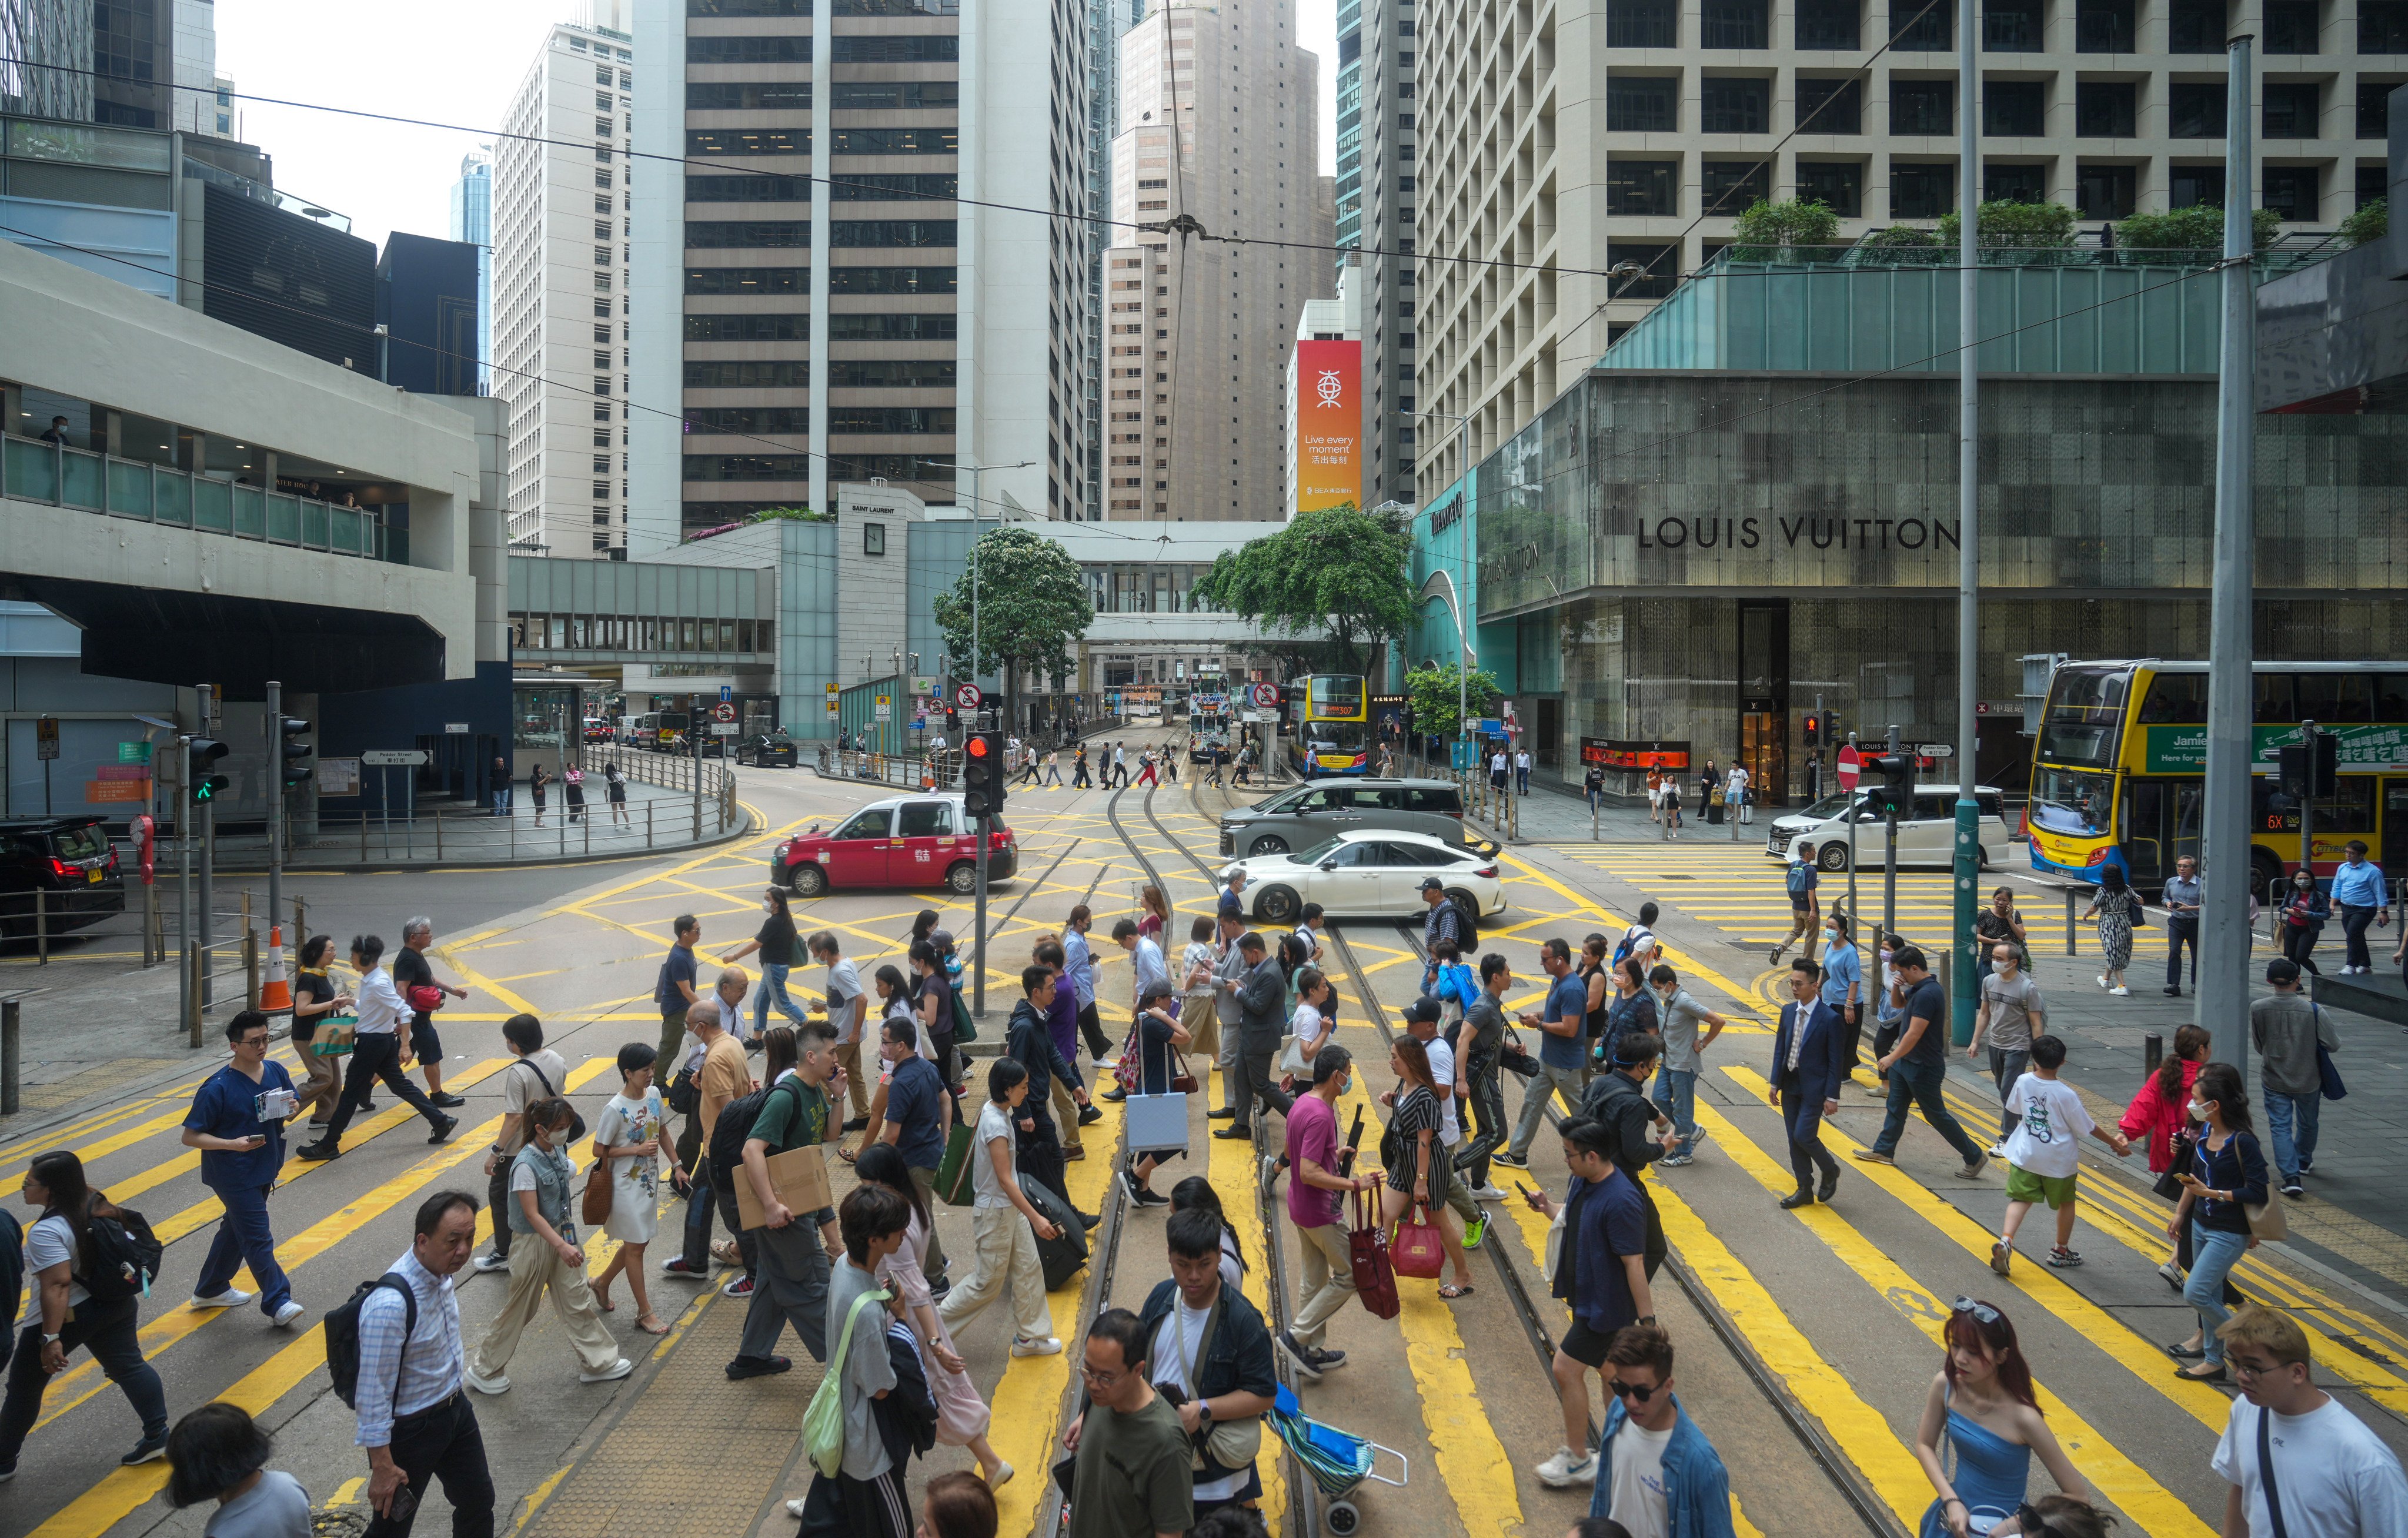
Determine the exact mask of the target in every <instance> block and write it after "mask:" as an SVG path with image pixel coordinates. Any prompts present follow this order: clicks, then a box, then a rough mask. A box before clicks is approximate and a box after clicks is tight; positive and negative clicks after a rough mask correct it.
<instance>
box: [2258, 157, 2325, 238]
mask: <svg viewBox="0 0 2408 1538" xmlns="http://www.w3.org/2000/svg"><path fill="white" fill-rule="evenodd" d="M2316 172H2317V167H2315V166H2313V165H2269V166H2267V167H2266V174H2265V179H2264V181H2263V183H2262V185H2263V186H2264V188H2265V192H2264V193H2263V194H2262V199H2261V200H2262V201H2263V202H2264V204H2265V206H2267V207H2269V208H2272V209H2273V210H2274V211H2275V212H2276V213H2278V214H2280V215H2282V216H2283V219H2284V221H2285V222H2286V223H2291V224H2304V223H2307V222H2309V221H2313V220H2314V219H2315V217H2316V202H2317V185H2316V182H2317V177H2316Z"/></svg>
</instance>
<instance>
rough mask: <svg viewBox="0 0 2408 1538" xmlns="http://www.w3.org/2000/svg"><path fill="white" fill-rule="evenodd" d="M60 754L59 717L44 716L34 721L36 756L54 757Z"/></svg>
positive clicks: (39, 757) (40, 757)
mask: <svg viewBox="0 0 2408 1538" xmlns="http://www.w3.org/2000/svg"><path fill="white" fill-rule="evenodd" d="M58 756H59V719H58V718H57V717H56V716H44V717H43V718H41V719H39V720H37V721H36V722H35V723H34V757H35V758H36V759H54V758H57V757H58Z"/></svg>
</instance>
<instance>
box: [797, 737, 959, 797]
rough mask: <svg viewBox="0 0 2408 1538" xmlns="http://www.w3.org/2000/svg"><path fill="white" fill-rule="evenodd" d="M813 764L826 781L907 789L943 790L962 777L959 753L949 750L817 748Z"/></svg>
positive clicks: (957, 749) (957, 750) (821, 746)
mask: <svg viewBox="0 0 2408 1538" xmlns="http://www.w3.org/2000/svg"><path fill="white" fill-rule="evenodd" d="M813 762H815V763H816V764H817V765H818V767H819V772H820V775H821V776H822V777H823V778H826V779H859V780H867V781H870V782H871V783H873V784H878V785H899V786H902V787H903V788H904V789H906V790H942V789H944V788H945V787H947V786H950V785H953V784H955V783H957V782H958V781H959V780H960V779H961V775H962V750H961V749H960V748H945V749H943V750H942V751H939V752H935V753H927V752H920V753H867V752H864V751H862V750H861V749H860V748H831V747H829V746H828V745H827V744H825V743H821V744H820V745H818V748H817V749H816V753H815V757H814V760H813Z"/></svg>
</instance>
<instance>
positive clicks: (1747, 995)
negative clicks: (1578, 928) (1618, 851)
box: [1498, 855, 1763, 1020]
mask: <svg viewBox="0 0 2408 1538" xmlns="http://www.w3.org/2000/svg"><path fill="white" fill-rule="evenodd" d="M1498 862H1499V863H1501V864H1507V865H1511V866H1512V867H1513V869H1514V870H1516V871H1518V872H1520V873H1521V874H1522V875H1524V876H1528V877H1529V878H1530V879H1532V880H1534V881H1536V882H1538V883H1539V884H1540V885H1541V886H1542V887H1545V888H1546V889H1548V890H1550V891H1553V892H1554V893H1555V894H1556V895H1557V896H1559V897H1561V898H1563V899H1564V900H1565V901H1566V902H1568V903H1570V904H1571V905H1572V911H1574V912H1576V913H1583V914H1593V915H1595V916H1596V917H1598V918H1599V919H1604V920H1605V921H1606V922H1608V923H1611V924H1619V923H1623V922H1625V920H1624V919H1621V918H1619V917H1617V916H1616V915H1614V914H1613V913H1612V912H1611V911H1609V910H1608V909H1606V908H1605V907H1603V906H1602V905H1600V904H1598V902H1597V900H1596V899H1595V898H1592V897H1587V896H1584V895H1583V894H1582V893H1580V892H1576V891H1574V890H1572V889H1571V888H1570V887H1567V886H1565V885H1564V884H1563V883H1562V882H1561V881H1558V880H1556V879H1555V877H1554V876H1550V875H1549V874H1548V873H1546V872H1545V871H1542V870H1541V869H1539V868H1538V867H1537V866H1535V865H1529V864H1525V863H1524V862H1521V861H1519V860H1516V859H1514V858H1513V857H1512V855H1499V856H1498ZM1664 954H1665V955H1666V956H1667V957H1668V958H1670V960H1671V961H1672V964H1673V966H1674V967H1675V968H1677V969H1678V970H1679V971H1680V972H1681V973H1683V974H1684V975H1686V976H1691V977H1697V978H1701V979H1703V980H1704V981H1706V982H1709V983H1712V984H1713V986H1714V987H1716V988H1718V989H1720V990H1723V992H1724V994H1725V995H1727V997H1728V998H1729V999H1730V1000H1731V1002H1732V1004H1734V1005H1735V1006H1736V1007H1735V1008H1734V1009H1733V1011H1732V1012H1733V1013H1735V1014H1742V1015H1745V1016H1747V1018H1750V1019H1755V1020H1761V1019H1762V1018H1763V1017H1762V1016H1760V1015H1757V1014H1756V1012H1755V1010H1754V1007H1753V1006H1754V1004H1756V1002H1757V1001H1758V1000H1759V998H1760V995H1758V994H1757V993H1756V990H1753V989H1747V988H1742V987H1741V986H1740V985H1739V984H1737V983H1735V982H1732V981H1731V980H1730V979H1729V978H1728V977H1726V976H1724V975H1722V974H1721V973H1719V972H1716V971H1715V970H1714V969H1713V968H1712V967H1710V966H1707V965H1706V964H1705V963H1704V962H1702V961H1699V960H1698V959H1697V958H1696V957H1694V956H1691V955H1689V954H1687V953H1686V952H1684V951H1679V950H1675V949H1674V948H1673V947H1670V946H1669V945H1668V946H1666V947H1664Z"/></svg>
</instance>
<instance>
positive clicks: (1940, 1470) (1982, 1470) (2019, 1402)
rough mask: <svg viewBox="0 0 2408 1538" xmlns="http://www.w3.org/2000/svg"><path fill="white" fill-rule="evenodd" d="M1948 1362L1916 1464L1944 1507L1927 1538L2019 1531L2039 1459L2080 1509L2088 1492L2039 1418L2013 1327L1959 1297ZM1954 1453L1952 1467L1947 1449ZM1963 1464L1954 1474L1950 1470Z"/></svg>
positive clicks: (1935, 1512)
mask: <svg viewBox="0 0 2408 1538" xmlns="http://www.w3.org/2000/svg"><path fill="white" fill-rule="evenodd" d="M1941 1338H1942V1342H1943V1343H1944V1344H1945V1345H1946V1346H1947V1348H1948V1360H1947V1361H1946V1362H1945V1363H1943V1364H1942V1367H1941V1370H1940V1372H1939V1374H1938V1375H1937V1376H1935V1377H1934V1378H1933V1379H1932V1380H1931V1397H1930V1398H1929V1399H1928V1400H1926V1401H1925V1402H1924V1405H1923V1423H1922V1425H1921V1426H1920V1427H1918V1428H1917V1429H1916V1431H1915V1433H1914V1456H1915V1457H1916V1458H1917V1459H1918V1460H1921V1461H1922V1464H1923V1472H1924V1474H1925V1475H1926V1476H1927V1477H1928V1478H1929V1479H1930V1481H1931V1488H1933V1489H1935V1490H1937V1491H1939V1492H1940V1499H1938V1500H1937V1501H1934V1502H1932V1503H1931V1506H1930V1509H1929V1510H1928V1511H1926V1512H1925V1513H1924V1514H1923V1527H1922V1531H1921V1533H1920V1538H1987V1535H1988V1534H1991V1533H1993V1532H1996V1533H1998V1534H2000V1535H2001V1538H2003V1535H2005V1534H2010V1533H2014V1532H2018V1531H2021V1530H2020V1528H2019V1527H2018V1525H2017V1524H2016V1523H2015V1521H2014V1512H2015V1508H2017V1507H2018V1506H2020V1505H2022V1504H2023V1503H2024V1487H2025V1484H2026V1482H2027V1481H2028V1478H2029V1477H2030V1474H2031V1460H2032V1454H2033V1453H2035V1452H2037V1453H2038V1454H2040V1460H2041V1462H2042V1463H2043V1464H2045V1465H2046V1466H2047V1468H2048V1472H2049V1476H2050V1477H2051V1478H2053V1479H2055V1480H2056V1481H2057V1488H2058V1489H2060V1490H2063V1491H2064V1492H2065V1493H2066V1494H2068V1495H2070V1496H2072V1497H2073V1498H2074V1499H2075V1500H2077V1501H2087V1500H2089V1499H2090V1487H2089V1486H2087V1485H2085V1484H2084V1483H2083V1479H2082V1476H2081V1475H2080V1474H2076V1473H2074V1472H2073V1465H2072V1464H2071V1462H2069V1461H2067V1460H2066V1457H2065V1449H2063V1448H2062V1447H2059V1446H2058V1445H2057V1437H2056V1436H2055V1434H2053V1433H2052V1432H2051V1431H2049V1429H2048V1422H2047V1421H2046V1420H2045V1419H2043V1418H2042V1416H2041V1411H2040V1401H2039V1400H2038V1398H2037V1397H2036V1396H2035V1395H2034V1394H2033V1392H2032V1375H2031V1367H2030V1365H2029V1364H2028V1363H2027V1362H2026V1361H2025V1360H2024V1356H2023V1352H2022V1350H2021V1349H2020V1348H2018V1347H2017V1346H2016V1345H2015V1327H2014V1325H2013V1324H2011V1323H2009V1322H2008V1320H2007V1317H2006V1315H2005V1314H2004V1313H2002V1312H2000V1310H1999V1308H1998V1307H1996V1306H1995V1305H1994V1304H1990V1303H1979V1302H1976V1301H1975V1300H1973V1299H1971V1298H1959V1299H1957V1303H1956V1306H1955V1307H1954V1308H1953V1309H1952V1310H1951V1311H1950V1312H1949V1315H1948V1323H1947V1325H1946V1326H1945V1328H1944V1329H1943V1330H1942V1336H1941ZM1948 1447H1953V1448H1955V1449H1956V1457H1955V1458H1954V1460H1950V1459H1949V1458H1948V1456H1947V1454H1946V1452H1945V1451H1943V1449H1944V1448H1948ZM1951 1461H1953V1462H1954V1463H1955V1465H1956V1467H1955V1469H1954V1471H1953V1472H1952V1471H1951V1470H1950V1468H1949V1467H1948V1464H1949V1463H1950V1462H1951Z"/></svg>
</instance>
